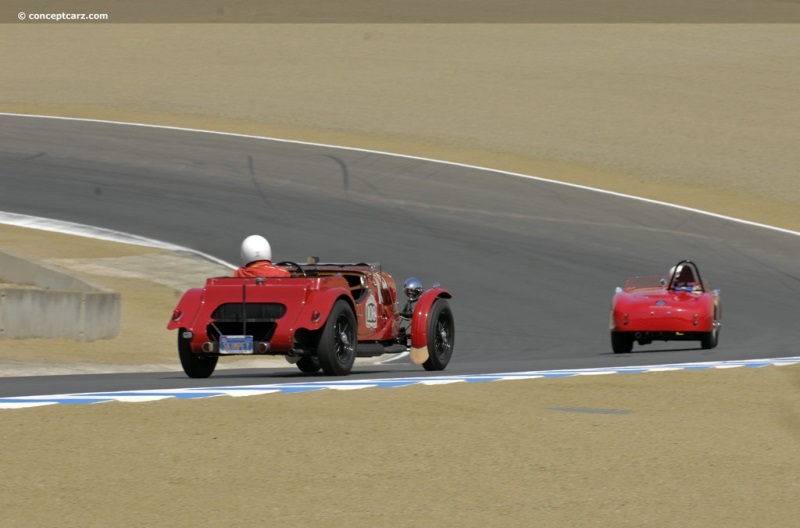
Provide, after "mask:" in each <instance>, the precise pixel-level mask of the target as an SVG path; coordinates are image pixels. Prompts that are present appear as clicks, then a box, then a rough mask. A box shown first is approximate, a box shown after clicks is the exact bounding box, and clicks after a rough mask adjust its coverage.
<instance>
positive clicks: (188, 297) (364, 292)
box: [167, 257, 455, 378]
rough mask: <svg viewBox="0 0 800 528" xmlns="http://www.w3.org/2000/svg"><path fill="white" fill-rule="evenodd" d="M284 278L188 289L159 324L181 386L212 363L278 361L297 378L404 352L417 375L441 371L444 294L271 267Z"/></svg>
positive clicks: (316, 266)
mask: <svg viewBox="0 0 800 528" xmlns="http://www.w3.org/2000/svg"><path fill="white" fill-rule="evenodd" d="M277 265H278V266H284V267H286V268H287V269H289V270H290V271H291V272H292V276H291V277H281V278H262V277H258V278H233V277H217V278H210V279H208V280H207V281H206V285H205V287H204V288H194V289H191V290H188V291H187V292H186V293H185V294H184V295H183V297H182V298H181V300H180V302H179V303H178V306H177V308H175V311H174V313H173V314H172V318H171V319H170V321H169V324H168V325H167V328H168V329H170V330H178V356H179V357H180V360H181V365H182V366H183V370H184V372H186V374H187V375H188V376H189V377H191V378H207V377H209V376H210V375H211V374H212V373H213V372H214V369H215V368H216V365H217V360H218V359H219V358H220V357H222V356H237V355H256V354H267V355H280V356H284V357H285V358H286V359H287V360H288V361H289V362H290V363H294V364H295V365H297V368H299V369H300V370H301V371H302V372H306V373H314V372H317V371H319V370H320V369H322V371H323V372H324V373H325V374H327V375H329V376H342V375H346V374H348V373H350V370H351V369H352V367H353V362H354V361H355V358H356V357H372V356H379V355H382V354H387V353H399V352H405V351H409V352H410V353H411V359H412V361H413V362H414V363H416V364H421V365H422V366H423V367H424V368H425V370H444V369H445V367H447V364H448V363H449V362H450V357H451V355H452V353H453V344H454V338H455V326H454V323H453V313H452V311H451V310H450V306H449V304H448V302H447V299H450V298H451V295H450V293H449V292H448V291H447V290H444V289H442V288H441V287H439V285H438V283H437V284H434V285H433V287H432V288H429V289H428V290H423V287H422V283H421V282H420V281H419V280H418V279H415V278H411V279H408V280H407V281H406V282H405V285H404V290H405V295H406V298H407V301H406V303H405V307H404V308H403V310H399V309H398V302H397V288H396V286H395V282H394V279H393V278H392V277H391V275H389V274H388V273H385V272H383V271H382V270H381V267H380V265H379V264H367V263H358V264H321V263H319V262H318V259H317V258H316V257H312V258H310V259H309V262H308V263H307V264H303V265H300V264H297V263H294V262H280V263H278V264H277Z"/></svg>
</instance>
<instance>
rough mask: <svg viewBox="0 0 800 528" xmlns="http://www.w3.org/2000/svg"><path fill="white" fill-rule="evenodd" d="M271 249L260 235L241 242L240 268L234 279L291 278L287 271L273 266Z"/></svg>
mask: <svg viewBox="0 0 800 528" xmlns="http://www.w3.org/2000/svg"><path fill="white" fill-rule="evenodd" d="M271 259H272V248H271V247H270V245H269V242H267V239H266V238H264V237H262V236H261V235H250V236H249V237H247V238H245V239H244V241H243V242H242V267H241V268H239V269H237V270H236V272H234V274H233V276H234V277H291V276H292V273H291V272H290V271H289V270H286V269H283V268H281V267H279V266H273V265H272V262H270V261H271Z"/></svg>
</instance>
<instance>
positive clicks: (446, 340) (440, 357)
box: [422, 299, 456, 370]
mask: <svg viewBox="0 0 800 528" xmlns="http://www.w3.org/2000/svg"><path fill="white" fill-rule="evenodd" d="M455 338H456V328H455V324H454V323H453V312H452V311H450V305H449V304H448V303H447V301H446V300H444V299H436V301H435V302H434V303H433V306H432V307H431V311H430V314H429V315H428V354H429V355H428V360H427V361H425V362H424V363H423V364H422V366H423V367H425V370H444V369H445V367H447V364H448V363H450V357H451V356H452V355H453V343H454V342H455Z"/></svg>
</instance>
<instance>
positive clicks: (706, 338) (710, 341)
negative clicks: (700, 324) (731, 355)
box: [700, 310, 720, 350]
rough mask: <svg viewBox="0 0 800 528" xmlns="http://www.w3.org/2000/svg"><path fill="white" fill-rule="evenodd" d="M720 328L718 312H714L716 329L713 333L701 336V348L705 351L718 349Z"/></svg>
mask: <svg viewBox="0 0 800 528" xmlns="http://www.w3.org/2000/svg"><path fill="white" fill-rule="evenodd" d="M719 327H720V322H719V321H718V320H717V312H716V310H715V311H714V329H713V330H712V331H711V332H708V333H705V334H703V335H702V336H700V346H701V347H702V348H703V350H710V349H712V348H716V347H717V345H718V344H719Z"/></svg>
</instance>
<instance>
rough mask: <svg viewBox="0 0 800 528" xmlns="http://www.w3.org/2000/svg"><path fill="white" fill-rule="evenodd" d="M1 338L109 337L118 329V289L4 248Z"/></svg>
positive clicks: (0, 270) (1, 254) (0, 254)
mask: <svg viewBox="0 0 800 528" xmlns="http://www.w3.org/2000/svg"><path fill="white" fill-rule="evenodd" d="M0 279H2V280H3V281H6V282H9V283H13V284H19V285H28V287H24V286H3V287H0V338H12V339H18V338H28V337H45V338H46V337H65V338H68V339H75V340H81V341H94V340H96V339H110V338H113V337H115V336H116V335H117V334H118V333H119V324H120V297H119V293H116V292H113V291H109V290H105V289H103V288H100V287H97V286H95V285H92V284H90V283H88V282H85V281H82V280H80V279H77V278H75V277H72V276H70V275H68V274H66V273H64V272H62V271H59V270H56V269H54V268H50V267H48V266H44V265H42V264H38V263H35V262H31V261H29V260H26V259H24V258H22V257H20V256H17V255H14V254H12V253H7V252H4V251H0Z"/></svg>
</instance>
